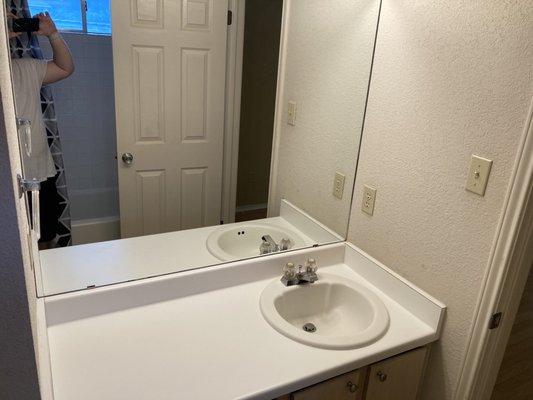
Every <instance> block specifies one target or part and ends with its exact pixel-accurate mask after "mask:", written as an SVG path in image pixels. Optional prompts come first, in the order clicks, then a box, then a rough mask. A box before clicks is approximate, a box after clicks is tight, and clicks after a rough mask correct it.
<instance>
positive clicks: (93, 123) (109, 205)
mask: <svg viewBox="0 0 533 400" xmlns="http://www.w3.org/2000/svg"><path fill="white" fill-rule="evenodd" d="M63 37H64V38H65V41H66V42H67V44H68V45H69V47H70V50H71V52H72V55H73V57H74V62H75V65H76V71H75V72H74V74H73V75H72V76H70V77H69V78H68V79H66V80H64V81H62V82H58V83H56V84H54V87H53V93H54V98H55V102H56V114H57V119H58V124H59V133H60V135H61V141H62V144H63V152H64V160H65V168H66V175H67V183H68V186H69V194H70V197H71V202H72V210H71V212H72V219H73V220H80V219H87V218H100V217H109V216H115V215H118V214H119V211H118V183H117V164H116V160H115V156H116V147H117V145H116V134H115V99H114V93H113V51H112V47H111V37H110V36H96V35H82V34H74V33H63ZM41 47H42V49H43V51H44V53H45V55H46V57H49V58H51V57H52V56H51V49H50V45H49V43H48V40H47V39H42V40H41Z"/></svg>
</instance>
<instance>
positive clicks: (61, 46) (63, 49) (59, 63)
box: [36, 13, 74, 84]
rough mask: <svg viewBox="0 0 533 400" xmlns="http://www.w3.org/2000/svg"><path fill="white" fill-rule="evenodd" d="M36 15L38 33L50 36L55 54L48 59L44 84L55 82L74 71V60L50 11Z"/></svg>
mask: <svg viewBox="0 0 533 400" xmlns="http://www.w3.org/2000/svg"><path fill="white" fill-rule="evenodd" d="M36 17H37V18H39V30H38V31H37V34H38V35H44V36H47V37H48V40H50V46H52V52H53V54H54V59H53V60H52V61H48V64H47V66H46V74H45V75H44V79H43V84H49V83H54V82H57V81H60V80H62V79H65V78H67V77H69V76H70V75H72V73H73V72H74V61H73V60H72V55H71V54H70V50H69V48H68V46H67V44H66V43H65V41H64V40H63V38H62V37H61V35H60V34H59V32H58V31H57V28H56V26H55V24H54V21H52V18H50V15H49V14H48V13H46V14H43V13H41V14H38V15H37V16H36Z"/></svg>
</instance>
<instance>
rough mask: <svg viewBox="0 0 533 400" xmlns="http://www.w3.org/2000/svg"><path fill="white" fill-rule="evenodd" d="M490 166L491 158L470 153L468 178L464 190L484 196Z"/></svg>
mask: <svg viewBox="0 0 533 400" xmlns="http://www.w3.org/2000/svg"><path fill="white" fill-rule="evenodd" d="M491 168H492V160H488V159H486V158H483V157H480V156H476V155H475V154H472V158H471V160H470V169H469V171H468V178H467V179H466V190H469V191H471V192H473V193H476V194H479V195H480V196H484V195H485V189H486V187H487V181H488V180H489V175H490V170H491Z"/></svg>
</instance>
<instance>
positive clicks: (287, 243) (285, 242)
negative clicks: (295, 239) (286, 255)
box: [279, 238, 292, 250]
mask: <svg viewBox="0 0 533 400" xmlns="http://www.w3.org/2000/svg"><path fill="white" fill-rule="evenodd" d="M291 246H292V241H291V240H290V239H288V238H282V239H281V240H280V242H279V249H280V250H289V249H290V248H291Z"/></svg>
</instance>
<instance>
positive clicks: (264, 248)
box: [259, 235, 292, 254]
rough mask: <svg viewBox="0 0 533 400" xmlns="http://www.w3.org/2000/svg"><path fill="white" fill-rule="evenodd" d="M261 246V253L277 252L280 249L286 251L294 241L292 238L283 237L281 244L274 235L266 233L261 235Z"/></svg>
mask: <svg viewBox="0 0 533 400" xmlns="http://www.w3.org/2000/svg"><path fill="white" fill-rule="evenodd" d="M261 240H262V242H261V246H259V254H269V253H276V252H278V251H285V250H289V249H290V248H291V245H292V242H291V240H290V239H287V238H282V239H281V240H280V241H279V244H277V243H276V241H275V240H274V239H272V236H270V235H264V236H262V237H261Z"/></svg>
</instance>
